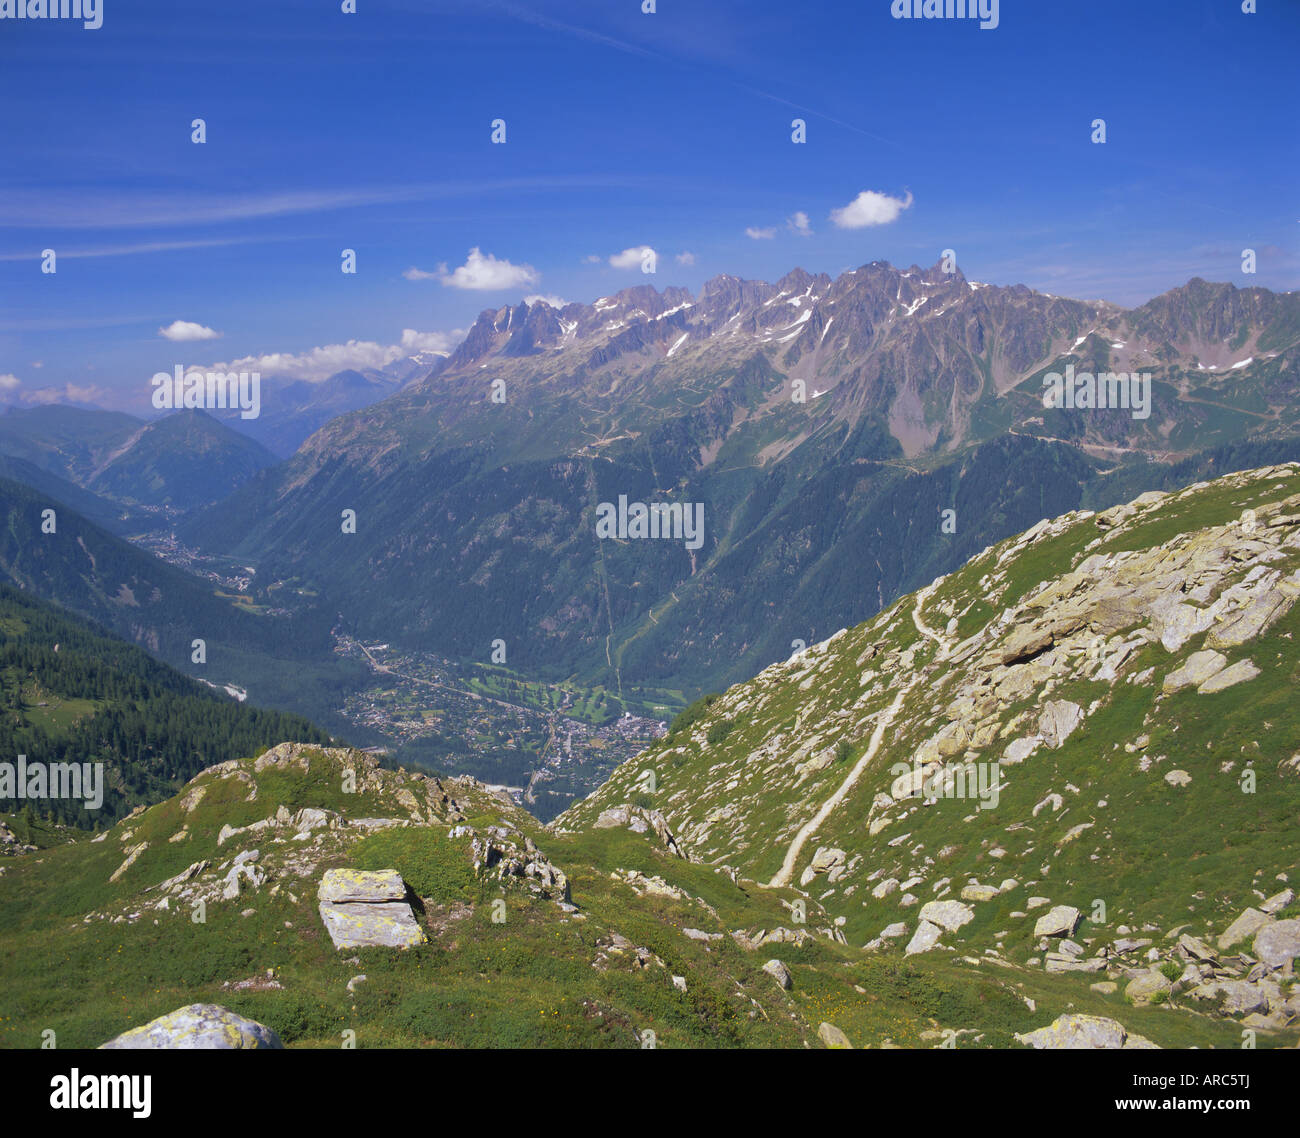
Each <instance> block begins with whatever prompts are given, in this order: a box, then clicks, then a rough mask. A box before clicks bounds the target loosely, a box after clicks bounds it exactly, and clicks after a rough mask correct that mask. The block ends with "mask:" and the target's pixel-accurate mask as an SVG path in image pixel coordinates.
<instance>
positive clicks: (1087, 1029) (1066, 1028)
mask: <svg viewBox="0 0 1300 1138" xmlns="http://www.w3.org/2000/svg"><path fill="white" fill-rule="evenodd" d="M1016 1038H1017V1039H1018V1040H1020V1042H1021V1043H1027V1044H1029V1046H1030V1047H1034V1048H1037V1049H1038V1050H1040V1051H1042V1050H1048V1051H1056V1050H1068V1051H1085V1050H1119V1049H1121V1048H1123V1049H1125V1050H1131V1049H1138V1048H1141V1049H1147V1048H1154V1047H1155V1046H1156V1045H1155V1044H1154V1043H1152V1042H1151V1041H1150V1040H1149V1039H1143V1038H1142V1036H1140V1035H1130V1034H1129V1032H1128V1030H1127V1029H1126V1028H1125V1027H1124V1025H1123V1024H1122V1023H1120V1022H1118V1021H1117V1020H1113V1019H1107V1018H1106V1017H1105V1016H1087V1015H1063V1016H1059V1017H1058V1018H1057V1019H1055V1020H1053V1021H1052V1022H1051V1023H1050V1024H1049V1025H1048V1026H1047V1027H1040V1028H1039V1029H1038V1030H1037V1031H1029V1032H1025V1033H1024V1034H1023V1035H1021V1034H1017V1035H1016Z"/></svg>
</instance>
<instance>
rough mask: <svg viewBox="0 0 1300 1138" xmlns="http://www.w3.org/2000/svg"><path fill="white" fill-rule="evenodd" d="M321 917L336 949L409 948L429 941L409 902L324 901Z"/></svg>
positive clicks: (321, 907)
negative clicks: (339, 903) (378, 903)
mask: <svg viewBox="0 0 1300 1138" xmlns="http://www.w3.org/2000/svg"><path fill="white" fill-rule="evenodd" d="M320 918H321V920H322V921H324V922H325V931H326V932H328V933H329V934H330V940H332V941H333V942H334V947H335V948H408V947H410V946H411V945H413V944H424V942H425V940H426V939H427V938H426V937H425V935H424V933H423V931H422V930H421V929H420V926H419V925H418V924H417V923H416V920H415V914H414V913H412V912H411V906H410V905H408V904H406V902H405V901H398V902H388V903H386V904H381V905H376V904H371V903H369V902H350V903H344V904H341V905H338V904H334V905H332V904H327V903H325V902H321V906H320Z"/></svg>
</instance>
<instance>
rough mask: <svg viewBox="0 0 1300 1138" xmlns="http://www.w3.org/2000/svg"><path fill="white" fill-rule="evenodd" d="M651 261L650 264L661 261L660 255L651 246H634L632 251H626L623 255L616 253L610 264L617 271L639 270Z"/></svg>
mask: <svg viewBox="0 0 1300 1138" xmlns="http://www.w3.org/2000/svg"><path fill="white" fill-rule="evenodd" d="M647 260H648V261H649V262H650V264H652V265H653V264H656V263H657V262H658V260H659V254H658V253H656V252H655V251H654V250H653V249H651V248H650V246H649V245H633V246H632V248H631V249H624V250H623V252H621V253H615V254H614V255H613V256H612V257H610V259H609V263H610V264H611V265H613V266H614V268H616V269H639V268H640V267H641V265H642V263H643V262H645V261H647Z"/></svg>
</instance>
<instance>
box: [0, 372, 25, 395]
mask: <svg viewBox="0 0 1300 1138" xmlns="http://www.w3.org/2000/svg"><path fill="white" fill-rule="evenodd" d="M22 384H23V381H22V380H21V379H19V378H18V377H17V376H16V375H7V374H6V375H0V391H12V390H13V389H14V388H15V387H21V386H22Z"/></svg>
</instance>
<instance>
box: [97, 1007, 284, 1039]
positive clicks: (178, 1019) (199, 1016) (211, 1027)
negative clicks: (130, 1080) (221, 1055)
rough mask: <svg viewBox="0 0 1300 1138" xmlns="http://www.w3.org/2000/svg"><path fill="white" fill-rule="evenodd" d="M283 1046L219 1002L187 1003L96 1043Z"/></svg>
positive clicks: (269, 1032) (267, 1030)
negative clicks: (105, 1040) (141, 1025)
mask: <svg viewBox="0 0 1300 1138" xmlns="http://www.w3.org/2000/svg"><path fill="white" fill-rule="evenodd" d="M283 1047H284V1044H283V1043H281V1042H280V1037H279V1036H278V1035H276V1033H275V1032H274V1031H272V1030H271V1028H269V1027H266V1026H265V1025H264V1024H260V1023H258V1022H257V1021H256V1020H251V1019H245V1018H244V1017H243V1016H241V1015H236V1014H235V1013H234V1012H232V1011H230V1010H229V1009H228V1008H223V1007H221V1006H220V1005H219V1004H188V1005H186V1006H185V1007H183V1008H177V1009H176V1010H175V1011H174V1012H168V1013H167V1015H164V1016H159V1017H158V1018H157V1019H155V1020H152V1021H150V1022H149V1023H146V1024H145V1025H144V1026H143V1027H133V1028H131V1030H130V1031H124V1032H122V1034H121V1035H118V1036H114V1037H113V1038H112V1039H110V1040H109V1041H108V1042H107V1043H102V1044H100V1049H101V1050H109V1051H125V1050H163V1049H166V1050H178V1051H240V1050H246V1049H253V1048H262V1049H267V1048H270V1049H276V1050H278V1049H282V1048H283Z"/></svg>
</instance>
